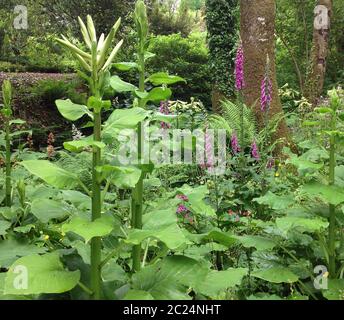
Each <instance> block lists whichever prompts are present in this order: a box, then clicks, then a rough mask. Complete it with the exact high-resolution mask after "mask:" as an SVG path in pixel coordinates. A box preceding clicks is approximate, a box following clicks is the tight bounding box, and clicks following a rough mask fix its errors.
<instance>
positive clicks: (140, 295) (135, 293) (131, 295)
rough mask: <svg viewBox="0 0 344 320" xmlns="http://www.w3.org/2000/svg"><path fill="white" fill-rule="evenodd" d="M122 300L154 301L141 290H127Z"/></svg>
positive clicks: (148, 294) (147, 293)
mask: <svg viewBox="0 0 344 320" xmlns="http://www.w3.org/2000/svg"><path fill="white" fill-rule="evenodd" d="M123 300H154V298H153V296H152V295H151V294H150V293H149V292H147V291H143V290H129V291H128V292H127V294H126V295H125V296H124V298H123Z"/></svg>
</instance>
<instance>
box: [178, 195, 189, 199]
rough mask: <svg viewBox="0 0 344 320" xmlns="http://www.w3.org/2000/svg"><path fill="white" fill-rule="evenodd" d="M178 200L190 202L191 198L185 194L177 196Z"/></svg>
mask: <svg viewBox="0 0 344 320" xmlns="http://www.w3.org/2000/svg"><path fill="white" fill-rule="evenodd" d="M177 198H178V199H180V200H183V201H189V198H188V197H187V196H186V195H184V194H177Z"/></svg>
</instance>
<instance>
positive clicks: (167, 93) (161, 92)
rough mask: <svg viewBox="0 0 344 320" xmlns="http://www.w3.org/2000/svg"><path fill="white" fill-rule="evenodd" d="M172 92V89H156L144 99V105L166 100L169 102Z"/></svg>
mask: <svg viewBox="0 0 344 320" xmlns="http://www.w3.org/2000/svg"><path fill="white" fill-rule="evenodd" d="M171 95H172V91H171V89H170V88H160V87H158V88H154V89H152V90H151V91H149V93H148V94H147V95H145V97H144V99H143V100H144V104H146V103H147V102H148V101H152V102H156V103H157V102H160V101H164V100H168V99H170V98H171Z"/></svg>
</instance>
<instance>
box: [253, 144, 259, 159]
mask: <svg viewBox="0 0 344 320" xmlns="http://www.w3.org/2000/svg"><path fill="white" fill-rule="evenodd" d="M251 155H252V157H253V158H254V159H256V160H259V159H260V155H259V151H258V146H257V143H256V141H253V143H252V146H251Z"/></svg>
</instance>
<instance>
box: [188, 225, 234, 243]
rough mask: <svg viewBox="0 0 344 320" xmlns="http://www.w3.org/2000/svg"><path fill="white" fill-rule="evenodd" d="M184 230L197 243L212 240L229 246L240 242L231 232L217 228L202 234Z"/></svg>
mask: <svg viewBox="0 0 344 320" xmlns="http://www.w3.org/2000/svg"><path fill="white" fill-rule="evenodd" d="M183 232H184V235H185V236H186V237H187V238H188V239H189V240H191V241H192V242H194V243H197V244H201V243H204V242H209V241H211V242H216V243H218V244H221V245H223V246H225V247H227V248H228V247H230V246H232V245H233V244H235V243H237V242H238V240H237V239H236V238H235V237H234V236H233V235H232V234H231V233H229V232H224V231H222V230H220V229H217V228H214V229H212V230H210V231H208V232H207V233H201V234H195V233H190V232H188V231H186V230H183Z"/></svg>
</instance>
